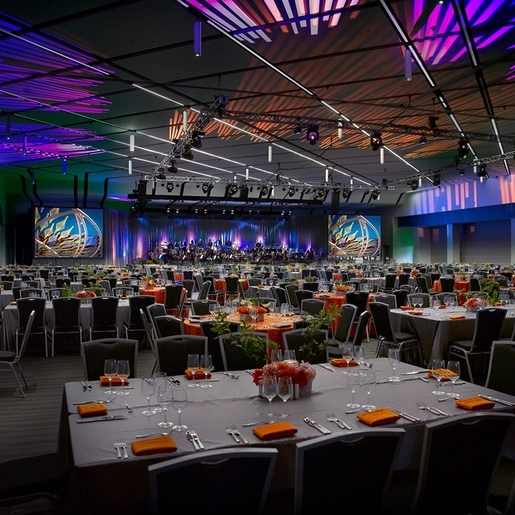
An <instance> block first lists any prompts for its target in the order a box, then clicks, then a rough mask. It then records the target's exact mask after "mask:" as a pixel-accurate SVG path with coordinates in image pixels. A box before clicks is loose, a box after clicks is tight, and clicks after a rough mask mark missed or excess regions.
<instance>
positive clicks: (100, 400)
mask: <svg viewBox="0 0 515 515" xmlns="http://www.w3.org/2000/svg"><path fill="white" fill-rule="evenodd" d="M115 399H116V397H109V399H95V400H91V401H82V402H74V403H73V405H74V406H82V405H84V404H108V403H110V402H113V401H114V400H115Z"/></svg>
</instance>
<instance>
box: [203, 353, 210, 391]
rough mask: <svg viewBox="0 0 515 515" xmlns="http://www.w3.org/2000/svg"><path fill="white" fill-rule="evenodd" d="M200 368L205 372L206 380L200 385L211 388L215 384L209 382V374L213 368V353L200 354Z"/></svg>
mask: <svg viewBox="0 0 515 515" xmlns="http://www.w3.org/2000/svg"><path fill="white" fill-rule="evenodd" d="M200 369H201V370H202V371H203V372H204V382H203V383H202V384H201V385H200V387H201V388H211V387H212V386H213V385H212V384H209V382H208V380H207V375H208V374H209V373H210V372H211V370H213V357H212V356H211V354H203V355H202V356H200Z"/></svg>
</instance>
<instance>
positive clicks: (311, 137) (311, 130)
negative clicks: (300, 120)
mask: <svg viewBox="0 0 515 515" xmlns="http://www.w3.org/2000/svg"><path fill="white" fill-rule="evenodd" d="M306 139H307V140H308V141H309V144H310V145H316V142H317V141H318V125H315V124H310V125H308V130H307V131H306Z"/></svg>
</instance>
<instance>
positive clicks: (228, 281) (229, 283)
mask: <svg viewBox="0 0 515 515" xmlns="http://www.w3.org/2000/svg"><path fill="white" fill-rule="evenodd" d="M239 281H240V279H239V278H238V277H226V278H225V288H226V290H225V293H229V294H233V295H236V294H238V293H239V290H238V283H239Z"/></svg>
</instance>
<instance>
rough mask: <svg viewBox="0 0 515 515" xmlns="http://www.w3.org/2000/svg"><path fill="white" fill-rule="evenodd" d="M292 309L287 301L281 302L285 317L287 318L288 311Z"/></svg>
mask: <svg viewBox="0 0 515 515" xmlns="http://www.w3.org/2000/svg"><path fill="white" fill-rule="evenodd" d="M289 310H290V306H289V305H288V303H287V302H283V303H282V304H281V315H282V316H283V319H284V318H286V315H287V314H288V311H289Z"/></svg>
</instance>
